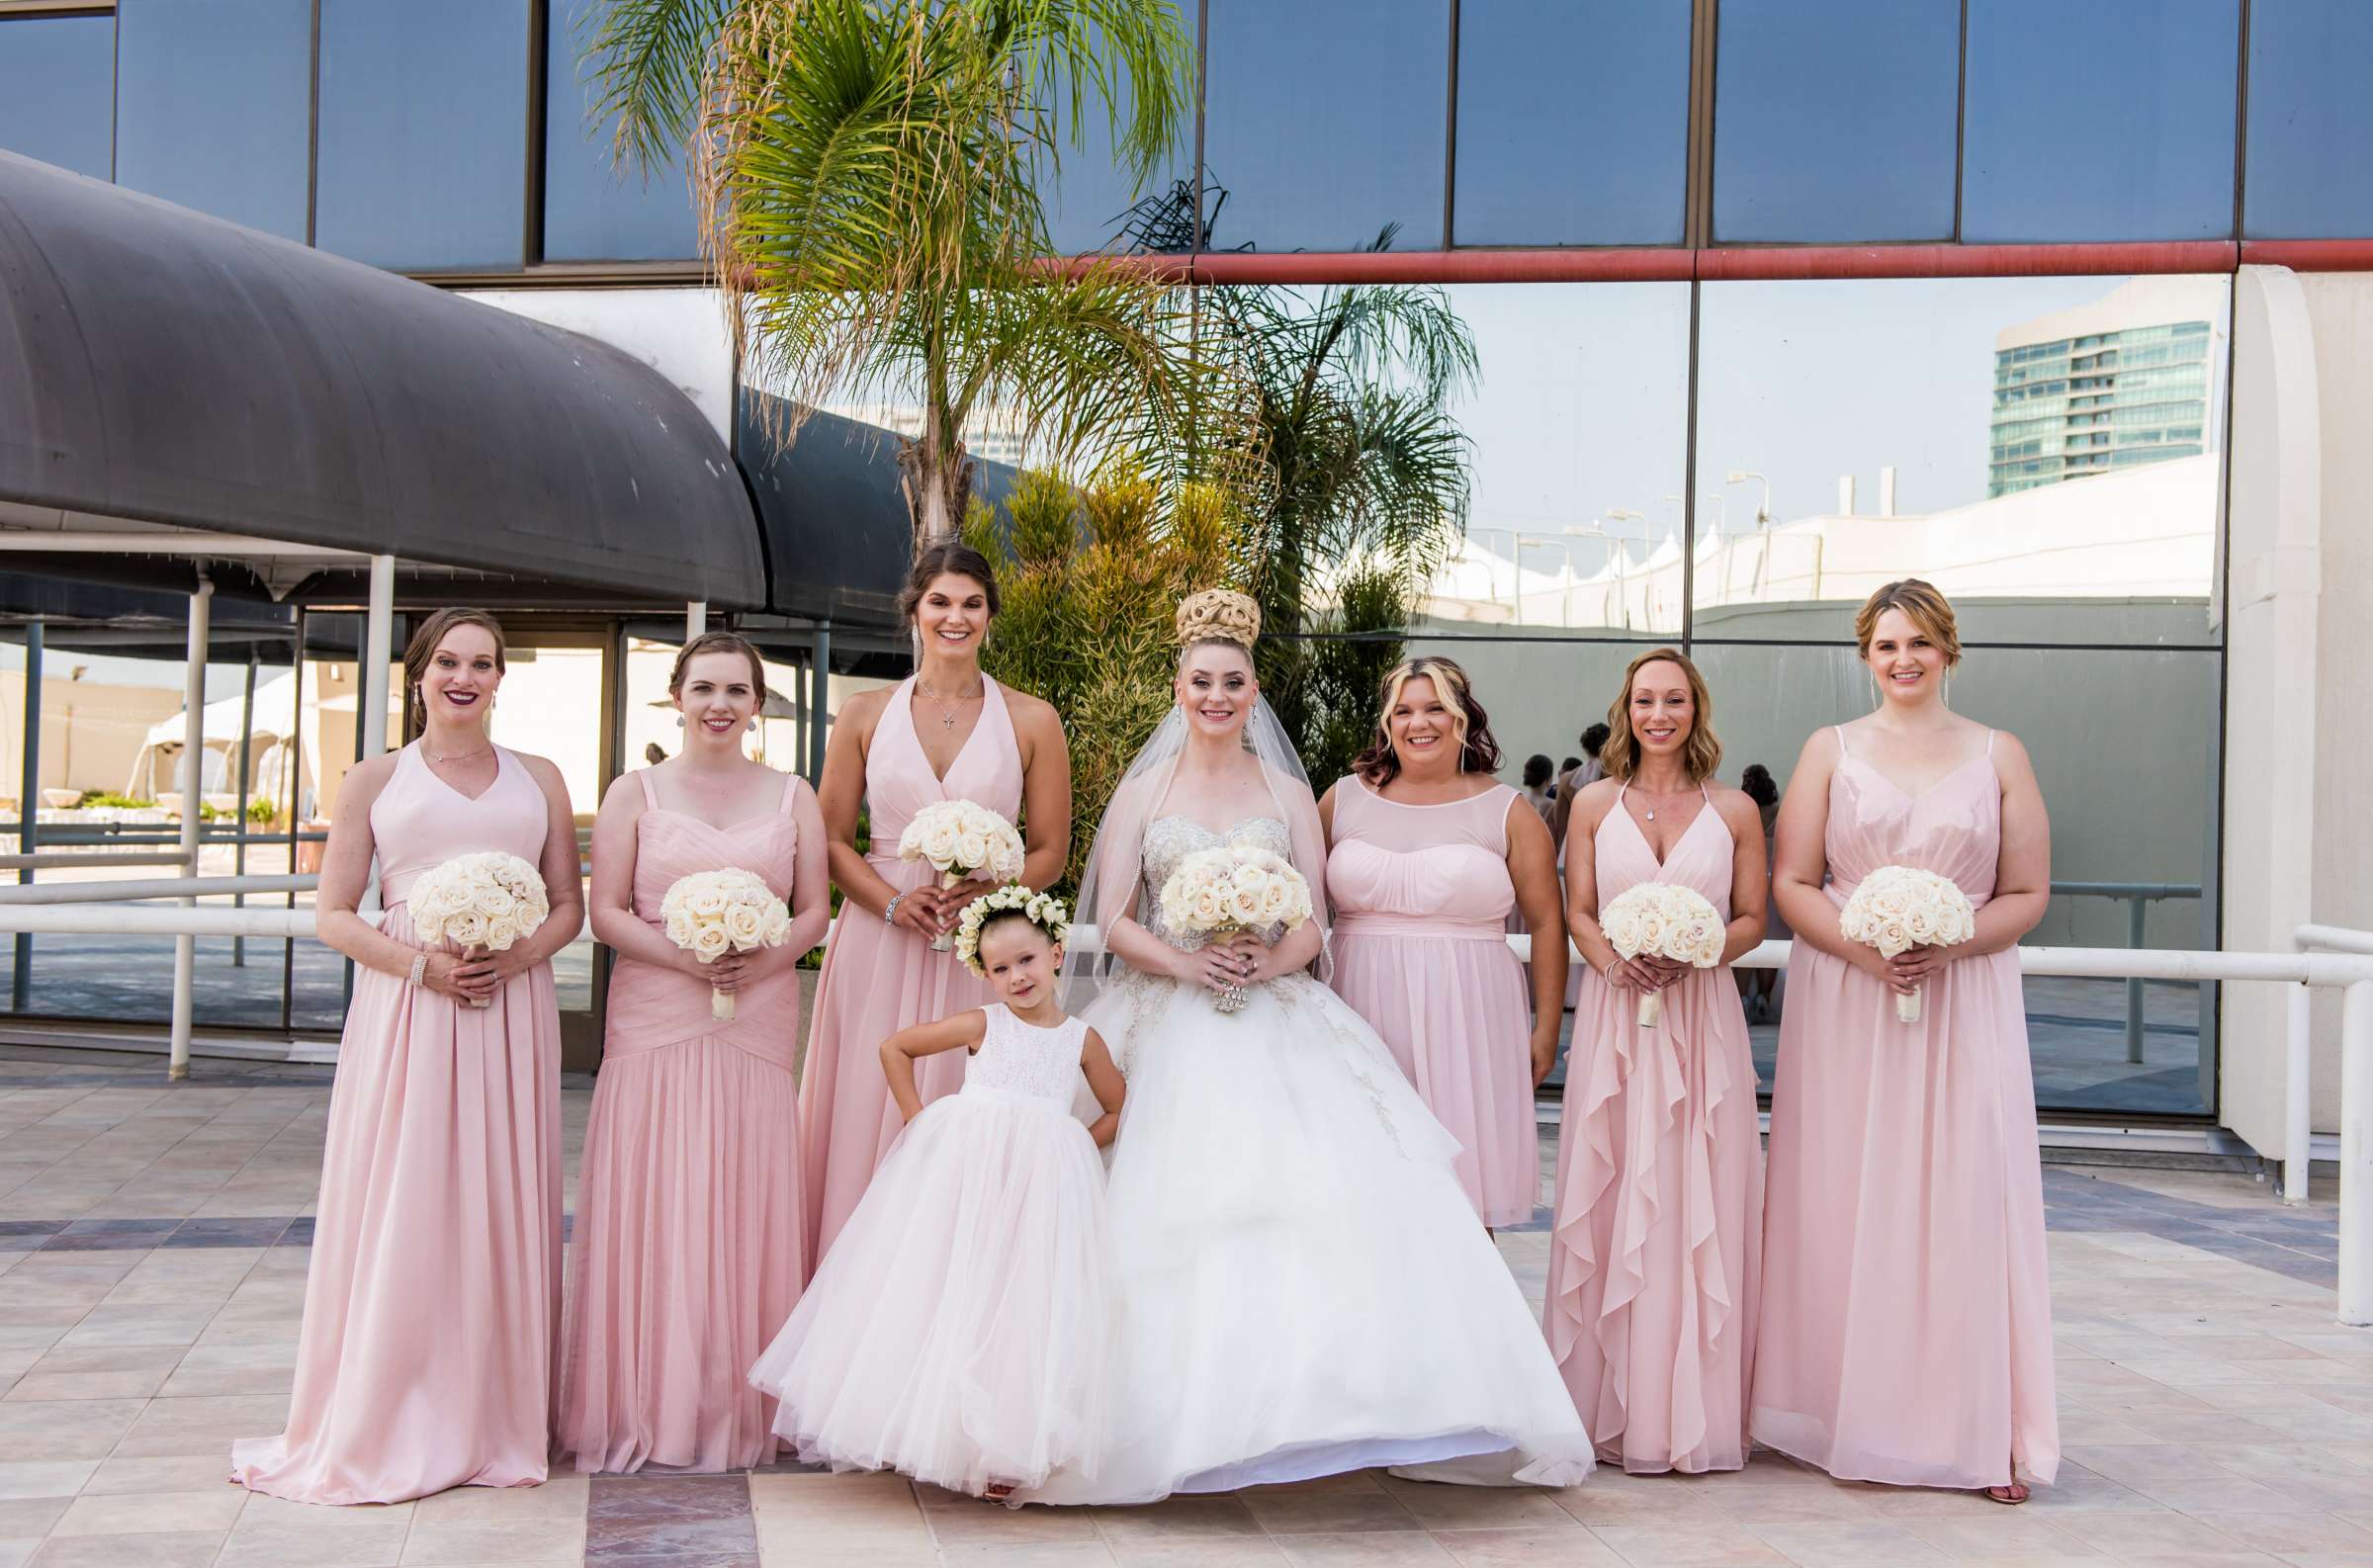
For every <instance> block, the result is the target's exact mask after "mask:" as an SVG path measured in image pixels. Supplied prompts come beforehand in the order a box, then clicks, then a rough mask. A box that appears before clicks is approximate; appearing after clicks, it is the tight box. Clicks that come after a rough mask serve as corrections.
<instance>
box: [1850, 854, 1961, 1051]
mask: <svg viewBox="0 0 2373 1568" xmlns="http://www.w3.org/2000/svg"><path fill="white" fill-rule="evenodd" d="M1837 931H1838V934H1839V935H1840V936H1843V937H1844V938H1845V939H1846V940H1847V941H1849V942H1861V943H1863V944H1864V945H1865V946H1869V947H1875V948H1877V949H1878V950H1879V956H1880V957H1882V958H1893V957H1894V956H1896V955H1897V954H1899V953H1906V952H1909V951H1910V950H1911V949H1912V948H1915V947H1951V946H1952V945H1954V944H1955V943H1956V942H1966V941H1968V940H1969V939H1970V938H1971V937H1973V936H1976V935H1977V911H1976V910H1975V909H1973V908H1971V906H1970V897H1969V895H1968V894H1966V893H1964V892H1962V891H1961V887H1960V885H1959V884H1958V883H1956V882H1954V881H1953V880H1952V879H1951V878H1950V877H1940V876H1938V875H1937V874H1936V873H1935V872H1933V871H1922V870H1920V869H1918V868H1917V867H1915V866H1881V867H1880V868H1879V869H1878V870H1876V871H1874V872H1872V873H1871V874H1870V875H1869V876H1867V877H1865V878H1863V879H1862V883H1861V885H1860V886H1859V887H1857V888H1855V890H1854V896H1853V897H1852V898H1850V899H1848V900H1846V907H1845V908H1844V909H1843V910H1841V911H1839V912H1838V916H1837ZM1895 1019H1896V1021H1897V1022H1899V1023H1917V1022H1919V1021H1920V993H1919V991H1918V990H1917V989H1916V988H1915V989H1913V990H1911V991H1908V992H1897V993H1896V994H1895Z"/></svg>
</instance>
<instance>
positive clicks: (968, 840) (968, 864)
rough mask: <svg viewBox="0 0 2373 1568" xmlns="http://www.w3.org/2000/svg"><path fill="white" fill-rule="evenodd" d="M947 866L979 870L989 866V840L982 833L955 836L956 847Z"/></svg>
mask: <svg viewBox="0 0 2373 1568" xmlns="http://www.w3.org/2000/svg"><path fill="white" fill-rule="evenodd" d="M949 864H951V865H959V866H963V867H965V868H966V869H968V870H976V871H977V870H979V869H981V868H982V867H984V866H986V865H988V864H989V839H988V836H987V835H986V834H984V833H958V834H956V847H955V851H954V853H953V854H951V855H950V856H949Z"/></svg>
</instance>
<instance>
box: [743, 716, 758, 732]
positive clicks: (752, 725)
mask: <svg viewBox="0 0 2373 1568" xmlns="http://www.w3.org/2000/svg"><path fill="white" fill-rule="evenodd" d="M742 733H743V734H744V735H756V734H757V733H758V721H757V720H755V719H752V720H750V721H749V723H747V724H746V725H744V726H743V727H742Z"/></svg>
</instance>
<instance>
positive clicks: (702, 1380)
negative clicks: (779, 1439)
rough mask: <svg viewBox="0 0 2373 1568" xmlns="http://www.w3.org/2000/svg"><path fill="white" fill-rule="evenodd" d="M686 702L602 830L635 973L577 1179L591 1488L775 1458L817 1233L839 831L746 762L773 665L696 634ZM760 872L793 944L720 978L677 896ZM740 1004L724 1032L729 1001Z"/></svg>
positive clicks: (601, 933) (576, 1387) (796, 793)
mask: <svg viewBox="0 0 2373 1568" xmlns="http://www.w3.org/2000/svg"><path fill="white" fill-rule="evenodd" d="M667 691H668V695H669V696H670V697H671V698H672V699H673V700H674V703H675V706H676V708H677V709H678V710H679V711H680V713H681V716H682V719H681V722H682V724H683V726H684V744H683V747H682V749H681V750H680V751H679V752H678V753H677V755H676V756H675V757H674V759H673V760H671V761H666V762H662V763H660V764H659V765H658V766H656V767H651V768H645V769H643V770H641V771H640V772H637V773H633V774H630V775H627V776H625V777H622V778H620V779H619V780H617V781H616V782H615V783H613V784H612V785H611V786H610V789H609V793H608V794H607V795H606V796H605V797H603V799H602V803H601V815H600V817H599V818H598V819H596V820H595V822H594V825H593V900H592V907H593V934H594V935H595V936H596V937H597V938H599V939H600V940H601V941H603V942H605V943H607V944H608V945H609V946H610V947H611V948H612V949H613V950H614V951H615V952H616V953H617V955H618V963H617V967H616V968H615V969H614V970H613V971H612V972H611V975H610V993H609V1006H608V1025H607V1030H606V1037H605V1040H604V1043H603V1050H602V1065H601V1077H600V1079H599V1080H598V1081H597V1082H596V1083H595V1085H594V1087H593V1110H592V1115H591V1117H590V1118H589V1119H588V1121H587V1123H586V1126H585V1153H584V1163H583V1166H582V1168H581V1170H580V1171H579V1173H578V1176H577V1195H576V1234H575V1240H574V1242H573V1243H572V1245H573V1247H574V1248H575V1252H576V1258H575V1264H574V1266H573V1268H571V1278H570V1290H569V1323H568V1334H567V1337H566V1341H565V1346H566V1349H565V1351H564V1354H563V1357H562V1366H561V1418H560V1431H559V1435H558V1441H559V1447H560V1450H561V1451H562V1452H563V1453H570V1454H574V1455H575V1459H576V1467H577V1468H578V1469H579V1470H612V1471H616V1470H640V1469H642V1468H644V1467H645V1466H647V1465H648V1466H655V1467H664V1468H667V1469H673V1470H728V1469H740V1468H745V1467H747V1466H750V1465H757V1464H764V1463H766V1462H768V1461H769V1460H771V1459H772V1458H773V1457H774V1453H775V1446H776V1444H775V1438H774V1434H773V1432H772V1431H771V1428H772V1426H773V1419H774V1412H773V1409H772V1404H773V1402H772V1401H771V1400H768V1399H767V1398H766V1397H765V1396H763V1395H762V1394H760V1393H759V1392H758V1391H757V1390H756V1389H753V1388H751V1387H750V1386H749V1385H748V1383H747V1381H745V1380H744V1377H743V1371H744V1369H745V1368H747V1366H748V1365H749V1363H750V1362H751V1361H753V1360H755V1359H756V1358H757V1355H758V1352H759V1351H760V1350H764V1349H765V1347H766V1344H767V1341H768V1340H769V1339H770V1338H771V1337H772V1336H773V1334H774V1331H775V1330H776V1329H778V1328H780V1327H781V1326H782V1322H783V1320H784V1319H785V1318H787V1317H789V1316H790V1315H791V1309H792V1308H793V1307H794V1306H796V1305H797V1304H798V1302H799V1292H800V1285H801V1283H802V1281H803V1280H804V1279H805V1277H806V1276H805V1273H804V1271H803V1270H802V1268H801V1266H800V1255H801V1249H802V1246H803V1243H804V1240H805V1234H806V1229H807V1224H806V1216H805V1214H804V1213H803V1212H802V1210H801V1207H800V1200H799V1176H800V1171H799V1159H798V1155H797V1151H796V1150H795V1149H790V1148H786V1147H784V1145H785V1143H786V1142H787V1141H788V1140H789V1138H790V1137H791V1135H792V1133H793V1131H794V1129H795V1128H796V1126H797V1123H798V1117H799V1097H798V1090H797V1089H796V1088H795V1087H794V1085H793V1081H792V1059H793V1056H794V1053H795V1051H796V1048H797V1046H798V1042H799V976H798V964H799V960H800V957H801V955H802V954H804V953H806V952H807V951H808V950H809V949H811V948H813V947H814V946H815V945H816V944H817V942H819V941H821V940H822V939H823V937H824V927H825V922H826V921H827V920H828V919H829V918H830V917H831V903H830V897H829V894H830V889H829V887H828V885H827V881H826V872H825V833H824V818H823V816H822V815H821V814H820V813H819V812H818V811H817V808H816V796H815V792H814V791H812V790H810V789H809V788H808V785H807V781H806V780H804V779H802V778H800V777H799V775H797V774H796V773H794V774H790V775H785V774H782V773H778V772H776V771H775V770H774V769H773V768H770V767H768V766H767V765H766V764H764V763H763V762H758V761H755V760H753V759H752V758H750V757H749V756H747V755H746V754H745V753H744V751H743V746H744V743H745V742H746V740H747V737H748V733H749V731H750V730H751V729H753V728H754V727H755V726H756V724H757V715H758V711H759V709H760V708H761V707H762V706H763V705H764V703H765V701H766V666H765V664H764V663H763V662H762V661H761V660H760V658H759V656H758V651H757V650H756V649H755V648H752V647H751V646H750V645H749V644H748V643H747V641H745V640H744V639H742V638H741V637H739V636H736V635H735V634H734V633H731V632H709V633H705V634H704V635H702V636H699V637H696V638H693V639H692V640H691V641H690V642H688V643H686V644H685V645H684V646H683V650H682V652H680V653H677V654H676V657H675V665H674V668H673V669H672V670H671V671H670V673H669V675H668V678H667ZM728 869H736V870H743V871H748V872H752V873H754V874H756V875H757V876H758V877H759V878H760V879H761V880H763V881H764V882H765V884H766V886H767V887H768V889H770V890H771V891H772V892H773V893H774V894H775V895H776V896H777V897H778V898H781V899H783V900H784V901H785V902H786V903H787V904H788V905H789V906H790V911H791V927H790V931H789V934H788V935H786V936H785V938H784V940H783V942H782V944H781V945H780V946H776V947H763V948H759V949H757V950H755V951H753V952H748V953H728V954H726V955H725V956H724V957H722V958H719V959H717V960H716V961H715V962H713V963H706V964H704V963H701V962H699V961H698V960H697V959H696V958H695V957H694V956H693V954H692V953H691V952H690V951H689V950H687V949H685V948H682V947H678V946H677V945H676V944H675V943H674V942H673V941H671V940H669V939H668V937H667V935H666V932H665V921H664V917H663V916H662V915H661V913H660V907H661V905H662V903H663V902H664V900H665V899H666V897H667V890H668V889H669V888H670V887H671V886H673V885H674V883H675V882H676V881H677V879H678V878H681V877H686V876H690V875H692V874H694V873H696V872H703V871H723V870H728ZM720 992H721V993H724V994H725V995H727V996H729V997H731V998H732V999H733V1016H732V1017H730V1018H723V1019H721V1018H719V1017H717V1016H716V1012H717V1010H718V1009H717V1008H716V1007H715V1005H714V1002H713V997H714V994H715V993H720Z"/></svg>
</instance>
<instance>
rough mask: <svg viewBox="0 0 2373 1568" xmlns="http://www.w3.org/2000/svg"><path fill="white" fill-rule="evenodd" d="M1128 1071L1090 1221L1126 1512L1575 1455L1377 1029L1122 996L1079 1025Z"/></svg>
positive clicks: (1434, 1128)
mask: <svg viewBox="0 0 2373 1568" xmlns="http://www.w3.org/2000/svg"><path fill="white" fill-rule="evenodd" d="M1086 1016H1087V1018H1088V1021H1089V1022H1090V1023H1092V1024H1093V1025H1094V1026H1095V1027H1096V1029H1097V1030H1098V1032H1099V1034H1101V1035H1102V1036H1103V1038H1104V1040H1105V1042H1106V1044H1107V1045H1108V1046H1109V1047H1111V1048H1112V1049H1113V1051H1114V1052H1115V1053H1116V1055H1117V1056H1119V1057H1121V1058H1123V1059H1124V1060H1125V1064H1126V1065H1125V1071H1126V1072H1127V1074H1128V1083H1129V1091H1128V1100H1127V1104H1126V1106H1125V1108H1124V1109H1123V1111H1122V1120H1121V1130H1120V1136H1119V1138H1118V1139H1117V1141H1116V1142H1115V1144H1114V1146H1113V1161H1112V1183H1111V1192H1110V1202H1111V1210H1112V1228H1113V1235H1114V1238H1115V1244H1116V1246H1117V1249H1118V1252H1119V1258H1120V1271H1121V1280H1122V1291H1123V1300H1124V1304H1123V1310H1122V1313H1121V1341H1120V1350H1119V1392H1118V1400H1117V1403H1116V1405H1115V1407H1114V1412H1113V1419H1114V1422H1115V1426H1114V1430H1113V1434H1112V1441H1111V1450H1110V1452H1109V1453H1108V1454H1107V1455H1106V1457H1105V1460H1104V1465H1103V1470H1102V1473H1101V1474H1099V1475H1091V1474H1086V1473H1080V1472H1074V1471H1071V1470H1068V1469H1067V1470H1064V1471H1060V1472H1058V1473H1057V1474H1056V1475H1055V1476H1053V1477H1052V1478H1051V1479H1050V1480H1049V1481H1048V1483H1047V1485H1046V1486H1045V1487H1044V1488H1042V1489H1040V1490H1039V1491H1038V1492H1036V1493H1035V1494H1034V1495H1033V1499H1032V1500H1033V1501H1039V1502H1052V1503H1134V1502H1143V1501H1147V1500H1150V1499H1153V1498H1158V1497H1162V1496H1165V1495H1167V1494H1169V1493H1172V1492H1201V1491H1224V1490H1229V1489H1232V1488H1235V1487H1239V1486H1249V1485H1256V1484H1261V1483H1265V1482H1275V1481H1290V1480H1298V1479H1303V1478H1307V1477H1310V1476H1316V1475H1327V1474H1333V1473H1336V1472H1339V1471H1345V1470H1356V1469H1361V1468H1363V1467H1366V1466H1368V1465H1375V1464H1410V1463H1421V1462H1425V1461H1430V1460H1441V1459H1450V1458H1456V1457H1460V1456H1464V1455H1473V1454H1482V1453H1498V1452H1502V1451H1504V1450H1508V1449H1511V1448H1516V1449H1521V1450H1523V1453H1524V1459H1523V1461H1522V1462H1523V1463H1524V1464H1525V1466H1526V1467H1525V1468H1524V1470H1523V1471H1522V1472H1521V1473H1520V1476H1519V1478H1520V1479H1523V1480H1527V1481H1537V1482H1540V1483H1543V1484H1549V1485H1564V1484H1567V1483H1570V1482H1572V1481H1576V1480H1579V1479H1581V1477H1582V1476H1583V1475H1584V1474H1586V1473H1587V1472H1588V1471H1589V1469H1590V1462H1591V1461H1590V1442H1589V1439H1588V1437H1586V1436H1585V1435H1584V1433H1583V1429H1582V1423H1581V1421H1580V1419H1579V1418H1578V1417H1577V1416H1576V1415H1575V1413H1574V1405H1573V1400H1572V1399H1571V1398H1570V1397H1569V1396H1568V1395H1567V1393H1566V1391H1565V1385H1564V1384H1563V1383H1562V1382H1561V1381H1560V1380H1559V1378H1558V1376H1557V1368H1556V1366H1555V1364H1554V1363H1553V1362H1552V1361H1551V1360H1550V1359H1549V1353H1548V1348H1547V1346H1546V1344H1545V1343H1544V1342H1543V1341H1542V1339H1541V1336H1540V1329H1539V1326H1538V1324H1537V1323H1536V1322H1535V1321H1534V1319H1533V1314H1532V1311H1531V1309H1530V1308H1529V1307H1528V1306H1527V1305H1526V1302H1525V1299H1524V1295H1523V1293H1522V1292H1521V1291H1520V1290H1519V1289H1518V1288H1517V1285H1516V1281H1515V1280H1514V1279H1513V1278H1512V1277H1511V1276H1510V1274H1509V1272H1508V1269H1507V1266H1506V1264H1504V1263H1502V1262H1501V1261H1500V1257H1499V1254H1498V1252H1497V1251H1496V1250H1495V1249H1494V1248H1493V1246H1492V1244H1491V1241H1490V1238H1489V1237H1487V1236H1486V1235H1485V1234H1484V1231H1483V1227H1482V1226H1481V1225H1480V1224H1478V1223H1477V1222H1476V1219H1475V1211H1474V1208H1473V1206H1472V1204H1470V1203H1469V1202H1468V1200H1467V1196H1466V1192H1465V1189H1464V1188H1463V1187H1461V1186H1460V1185H1459V1183H1458V1179H1457V1176H1455V1174H1454V1173H1453V1171H1452V1169H1451V1161H1452V1157H1453V1156H1454V1155H1455V1154H1456V1152H1457V1144H1456V1142H1455V1141H1454V1140H1453V1139H1451V1138H1450V1136H1449V1135H1448V1134H1447V1133H1445V1132H1444V1131H1443V1129H1442V1126H1441V1124H1440V1123H1439V1122H1437V1121H1436V1120H1435V1119H1434V1118H1433V1117H1432V1116H1431V1115H1429V1114H1428V1113H1427V1111H1426V1108H1425V1105H1424V1104H1423V1103H1422V1102H1421V1101H1420V1100H1419V1099H1418V1097H1417V1093H1416V1091H1415V1090H1414V1089H1411V1088H1410V1086H1409V1083H1408V1081H1407V1080H1406V1079H1404V1078H1403V1077H1402V1076H1401V1073H1400V1071H1399V1069H1398V1068H1396V1067H1395V1066H1394V1064H1393V1061H1392V1057H1391V1056H1390V1054H1389V1053H1388V1052H1387V1051H1386V1050H1385V1048H1384V1045H1383V1043H1382V1042H1381V1041H1380V1040H1378V1039H1377V1038H1376V1036H1375V1033H1374V1031H1372V1030H1371V1029H1369V1028H1368V1027H1367V1025H1366V1024H1365V1023H1363V1022H1362V1021H1361V1019H1360V1016H1359V1014H1357V1013H1356V1012H1354V1011H1352V1009H1351V1008H1350V1007H1349V1006H1347V1005H1346V1004H1345V1003H1344V1002H1343V1001H1342V1000H1341V999H1340V998H1338V997H1337V996H1335V994H1334V993H1332V992H1330V991H1328V990H1327V989H1326V988H1325V987H1324V986H1321V985H1319V984H1318V983H1317V982H1316V981H1313V980H1311V979H1309V978H1308V977H1306V976H1298V975H1297V976H1293V977H1290V978H1288V979H1284V980H1278V981H1273V982H1271V983H1269V984H1267V985H1264V986H1259V987H1256V988H1254V990H1253V992H1252V994H1251V996H1250V999H1249V1000H1248V1001H1247V1002H1246V1004H1245V1006H1244V1008H1243V1010H1242V1011H1240V1012H1236V1013H1233V1014H1225V1013H1221V1012H1220V1011H1218V1010H1217V1008H1216V1007H1215V1006H1214V1005H1213V999H1212V996H1211V994H1210V993H1209V992H1207V991H1205V990H1203V989H1201V988H1199V987H1186V986H1182V985H1180V984H1178V983H1177V982H1174V981H1170V980H1165V979H1157V978H1152V977H1147V976H1134V975H1133V976H1131V977H1129V978H1128V979H1126V980H1124V981H1123V982H1122V983H1121V984H1120V985H1119V986H1117V987H1116V988H1114V989H1113V990H1112V991H1110V992H1107V993H1106V994H1105V996H1103V997H1102V998H1101V999H1099V1001H1098V1002H1096V1003H1095V1004H1094V1005H1093V1006H1092V1007H1090V1008H1089V1009H1088V1011H1087V1013H1086Z"/></svg>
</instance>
